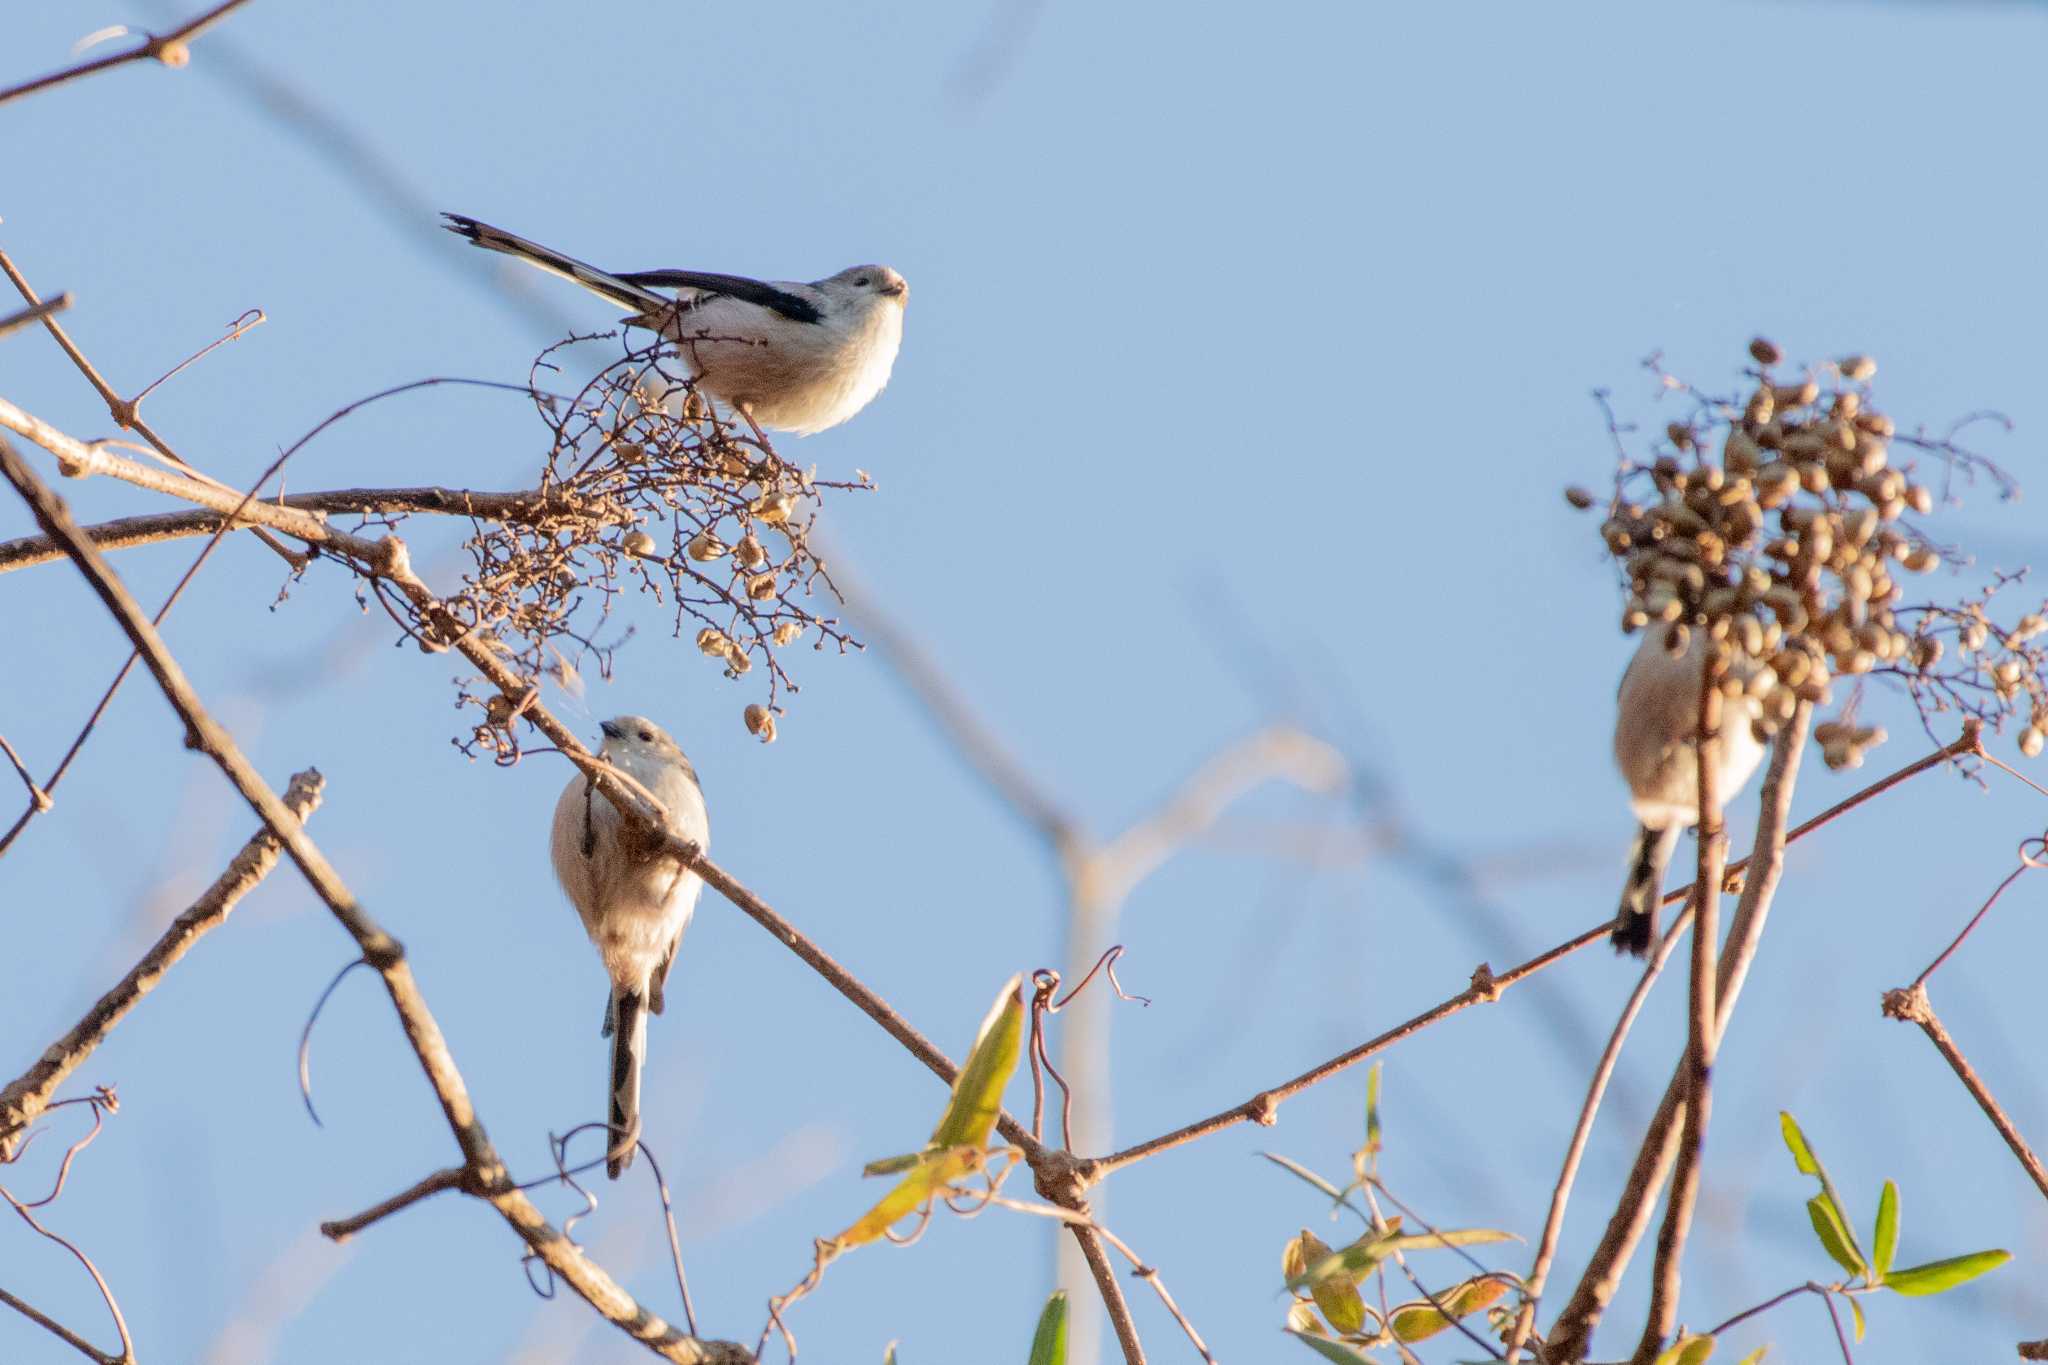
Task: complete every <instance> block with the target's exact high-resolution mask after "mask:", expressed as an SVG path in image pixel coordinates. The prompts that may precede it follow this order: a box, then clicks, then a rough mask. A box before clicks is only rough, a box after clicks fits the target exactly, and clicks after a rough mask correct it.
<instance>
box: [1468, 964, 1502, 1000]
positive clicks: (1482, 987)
mask: <svg viewBox="0 0 2048 1365" xmlns="http://www.w3.org/2000/svg"><path fill="white" fill-rule="evenodd" d="M1472 994H1473V995H1475V996H1477V997H1478V998H1479V999H1481V1000H1484V1001H1485V1002H1486V1003H1488V1004H1489V1005H1490V1004H1492V1003H1493V1002H1494V1001H1496V1000H1498V999H1500V982H1499V981H1497V980H1495V979H1494V975H1493V968H1492V967H1490V966H1488V965H1487V964H1486V963H1484V962H1482V963H1480V964H1479V965H1478V966H1477V967H1474V968H1473V969H1472Z"/></svg>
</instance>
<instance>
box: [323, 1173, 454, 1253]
mask: <svg viewBox="0 0 2048 1365" xmlns="http://www.w3.org/2000/svg"><path fill="white" fill-rule="evenodd" d="M443 1190H462V1191H464V1192H465V1193H467V1194H473V1195H476V1196H477V1197H478V1198H479V1199H481V1198H483V1197H484V1193H483V1191H482V1190H481V1189H478V1188H474V1187H473V1185H472V1182H471V1180H470V1173H469V1168H468V1167H467V1166H449V1167H447V1168H445V1169H443V1170H439V1171H435V1172H434V1173H433V1174H432V1175H430V1176H428V1177H426V1178H425V1179H424V1180H421V1181H419V1182H418V1183H417V1184H414V1185H410V1186H408V1187H407V1188H405V1189H403V1190H400V1191H399V1192H398V1193H397V1194H394V1195H392V1196H391V1197H390V1198H389V1199H385V1200H380V1201H379V1202H377V1203H375V1204H372V1205H371V1206H370V1207H369V1208H367V1209H364V1210H363V1211H362V1212H361V1213H358V1214H352V1215H350V1216H349V1217H347V1218H335V1219H331V1220H329V1221H328V1222H325V1223H322V1224H321V1225H320V1235H321V1236H323V1237H325V1238H327V1239H329V1240H330V1241H334V1242H346V1241H347V1240H348V1239H349V1238H351V1237H353V1236H355V1235H356V1234H357V1233H359V1232H361V1231H362V1230H363V1229H364V1228H366V1227H368V1226H370V1224H372V1223H374V1222H376V1221H378V1220H379V1219H381V1218H388V1217H390V1216H391V1215H392V1214H394V1213H397V1212H398V1211H399V1210H400V1209H403V1208H407V1207H410V1206H411V1205H413V1204H417V1203H418V1202H419V1201H420V1200H422V1199H426V1198H428V1197H430V1196H432V1195H437V1194H439V1193H441V1192H442V1191H443Z"/></svg>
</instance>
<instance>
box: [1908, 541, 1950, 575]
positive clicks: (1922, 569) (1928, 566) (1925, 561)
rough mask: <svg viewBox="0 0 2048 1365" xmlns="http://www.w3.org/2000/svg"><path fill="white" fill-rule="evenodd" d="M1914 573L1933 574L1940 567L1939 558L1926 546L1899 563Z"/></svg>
mask: <svg viewBox="0 0 2048 1365" xmlns="http://www.w3.org/2000/svg"><path fill="white" fill-rule="evenodd" d="M1901 562H1902V563H1904V564H1905V566H1906V567H1907V568H1908V569H1911V570H1912V571H1913V572H1914V573H1933V572H1934V571H1935V570H1936V569H1938V568H1940V567H1941V556H1940V555H1938V554H1936V553H1935V552H1934V551H1933V550H1930V549H1928V548H1927V547H1926V546H1924V545H1923V546H1920V547H1919V548H1917V549H1915V550H1914V551H1913V552H1912V553H1911V554H1909V555H1907V556H1906V557H1905V559H1904V560H1902V561H1901Z"/></svg>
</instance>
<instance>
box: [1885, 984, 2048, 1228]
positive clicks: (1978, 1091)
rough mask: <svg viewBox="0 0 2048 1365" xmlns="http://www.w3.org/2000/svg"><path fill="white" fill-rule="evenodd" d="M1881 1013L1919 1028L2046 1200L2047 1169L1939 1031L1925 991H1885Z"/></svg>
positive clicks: (1945, 1034)
mask: <svg viewBox="0 0 2048 1365" xmlns="http://www.w3.org/2000/svg"><path fill="white" fill-rule="evenodd" d="M1884 1013H1885V1016H1886V1017H1887V1018H1890V1019H1904V1020H1907V1021H1909V1022H1911V1023H1915V1024H1918V1025H1919V1026H1920V1031H1921V1032H1923V1033H1925V1034H1926V1035H1927V1041H1929V1042H1930V1043H1933V1044H1934V1050H1935V1051H1936V1052H1939V1053H1940V1054H1941V1056H1942V1060H1943V1061H1945V1062H1947V1063H1948V1064H1949V1067H1950V1069H1951V1070H1953V1071H1954V1072H1955V1073H1956V1079H1957V1080H1959V1081H1961V1082H1962V1083H1963V1088H1964V1089H1965V1090H1967V1091H1969V1092H1970V1098H1971V1099H1974V1100H1975V1101H1977V1107H1978V1108H1979V1109H1982V1110H1983V1111H1984V1117H1985V1118H1988V1119H1990V1120H1991V1126H1992V1127H1993V1128H1996V1129H1997V1130H1998V1135H1999V1136H2000V1137H2002V1138H2004V1139H2005V1145H2006V1146H2007V1147H2010V1148H2011V1149H2012V1154H2013V1155H2014V1156H2015V1157H2017V1158H2018V1159H2019V1163H2020V1166H2021V1168H2022V1169H2024V1170H2025V1171H2026V1173H2027V1178H2028V1179H2030V1180H2032V1181H2033V1182H2034V1188H2035V1189H2038V1190H2039V1191H2041V1194H2042V1197H2043V1198H2048V1167H2043V1166H2042V1164H2041V1158H2039V1157H2038V1156H2035V1155H2034V1149H2033V1148H2032V1147H2029V1146H2028V1145H2027V1140H2026V1139H2025V1138H2023V1137H2021V1136H2020V1130H2019V1129H2018V1127H2016V1126H2015V1125H2014V1124H2013V1121H2012V1120H2011V1119H2010V1118H2009V1117H2007V1116H2006V1112H2005V1110H2004V1109H2003V1108H2001V1107H2000V1106H1999V1103H1998V1100H1997V1098H1996V1097H1995V1096H1993V1095H1992V1093H1991V1087H1989V1086H1987V1085H1985V1084H1984V1080H1983V1078H1982V1077H1980V1076H1979V1075H1978V1074H1977V1071H1976V1068H1975V1067H1972V1066H1971V1065H1970V1059H1969V1058H1967V1057H1965V1056H1963V1050H1962V1049H1961V1048H1959V1047H1957V1046H1956V1040H1955V1039H1953V1038H1951V1037H1950V1036H1949V1033H1948V1030H1947V1029H1945V1028H1943V1027H1942V1024H1941V1016H1940V1015H1938V1014H1936V1013H1935V1012H1934V1002H1933V1001H1932V1000H1930V999H1928V997H1927V987H1926V986H1925V985H1922V984H1921V983H1919V982H1915V983H1914V984H1913V985H1911V986H1908V987H1906V988H1905V989H1904V990H1895V991H1887V992H1886V993H1885V997H1884Z"/></svg>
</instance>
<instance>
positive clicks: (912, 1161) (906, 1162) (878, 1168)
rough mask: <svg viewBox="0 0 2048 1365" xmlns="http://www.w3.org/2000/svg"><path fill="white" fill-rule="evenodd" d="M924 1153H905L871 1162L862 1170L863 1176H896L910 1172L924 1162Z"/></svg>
mask: <svg viewBox="0 0 2048 1365" xmlns="http://www.w3.org/2000/svg"><path fill="white" fill-rule="evenodd" d="M924 1155H925V1154H924V1153H923V1152H905V1153H904V1154H903V1155H902V1156H885V1157H883V1158H882V1159H881V1160H880V1161H870V1162H869V1163H868V1164H867V1165H865V1166H863V1167H861V1168H860V1173H861V1174H862V1175H896V1174H899V1173H900V1172H903V1171H907V1170H909V1169H910V1168H911V1167H912V1166H915V1165H916V1164H917V1163H918V1162H920V1161H923V1160H924Z"/></svg>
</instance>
